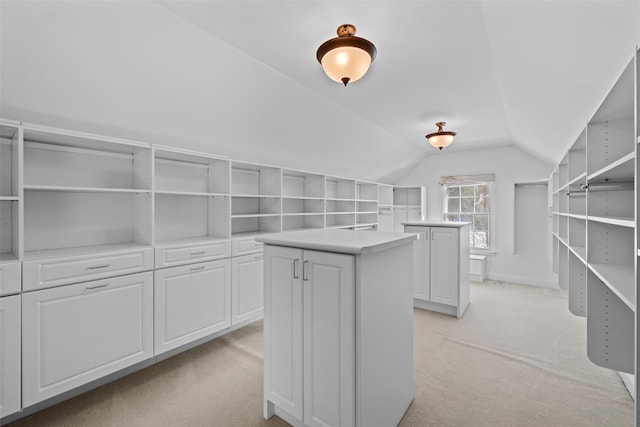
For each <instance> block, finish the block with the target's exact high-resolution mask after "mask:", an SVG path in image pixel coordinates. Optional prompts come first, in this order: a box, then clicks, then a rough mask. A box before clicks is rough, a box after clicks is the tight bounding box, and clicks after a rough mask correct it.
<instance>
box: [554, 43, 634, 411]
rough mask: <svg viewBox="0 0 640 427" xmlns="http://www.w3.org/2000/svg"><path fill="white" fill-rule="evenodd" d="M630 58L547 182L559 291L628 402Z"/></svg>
mask: <svg viewBox="0 0 640 427" xmlns="http://www.w3.org/2000/svg"><path fill="white" fill-rule="evenodd" d="M637 56H638V55H637V52H636V55H634V57H633V58H632V60H631V61H630V63H629V64H628V65H627V66H626V67H625V69H624V71H623V72H622V74H621V75H620V77H619V78H618V80H617V81H616V82H615V84H614V85H613V87H612V89H611V90H610V92H609V93H608V94H607V96H606V97H605V98H604V100H603V102H602V104H601V105H600V106H599V107H598V109H597V110H596V112H595V114H594V115H593V117H592V118H591V120H589V122H588V123H587V125H586V127H585V129H584V130H583V131H582V133H581V134H580V136H579V137H578V138H577V140H576V141H575V143H574V144H573V145H572V147H571V148H570V149H569V151H568V152H567V155H566V156H565V157H564V158H563V160H562V161H561V162H560V163H559V165H558V166H557V167H556V168H555V170H554V171H553V172H552V174H551V176H550V178H549V180H550V183H551V185H552V186H553V193H552V203H551V204H552V215H553V220H552V223H553V243H552V247H553V253H554V271H556V272H557V273H558V279H559V284H560V287H561V288H563V289H568V290H569V309H570V311H571V312H572V313H573V314H575V315H578V316H585V317H586V318H587V354H588V356H589V359H590V360H591V361H593V362H594V363H595V364H597V365H600V366H603V367H606V368H610V369H613V370H616V371H618V372H619V373H620V376H621V377H622V379H623V381H624V383H625V385H626V386H627V388H628V389H629V391H630V393H631V395H632V396H633V397H634V399H635V396H637V382H636V381H635V372H636V369H637V354H638V353H637V348H636V346H637V343H638V337H637V332H638V321H637V314H636V306H637V298H638V293H637V288H638V276H639V274H638V256H640V250H639V249H638V248H639V244H638V242H639V234H638V227H637V215H638V204H637V203H638V199H639V197H638V186H637V179H638V163H637V153H638V142H639V132H638V121H639V118H638V81H639V77H638V64H637V61H638V59H637ZM636 408H637V405H636ZM636 417H638V411H637V409H636ZM636 419H637V420H638V418H636Z"/></svg>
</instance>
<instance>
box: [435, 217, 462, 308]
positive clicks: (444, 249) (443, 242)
mask: <svg viewBox="0 0 640 427" xmlns="http://www.w3.org/2000/svg"><path fill="white" fill-rule="evenodd" d="M458 256H459V248H458V229H457V228H448V227H432V228H431V295H430V300H431V301H433V302H438V303H440V304H447V305H453V306H457V305H458V262H459V260H458Z"/></svg>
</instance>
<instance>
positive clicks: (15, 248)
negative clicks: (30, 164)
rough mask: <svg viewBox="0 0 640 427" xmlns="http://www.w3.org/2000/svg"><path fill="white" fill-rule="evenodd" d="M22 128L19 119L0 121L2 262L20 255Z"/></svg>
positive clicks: (0, 246) (10, 260)
mask: <svg viewBox="0 0 640 427" xmlns="http://www.w3.org/2000/svg"><path fill="white" fill-rule="evenodd" d="M21 132H22V128H21V127H20V124H19V123H18V122H11V121H4V120H3V121H0V263H4V262H14V261H18V260H19V259H20V248H21V238H20V227H21V218H22V212H21V210H22V197H21V191H20V185H21V182H20V181H21V174H20V171H21V169H22V165H21V163H22V146H21V144H22V135H21ZM0 288H2V286H0ZM0 294H1V292H0Z"/></svg>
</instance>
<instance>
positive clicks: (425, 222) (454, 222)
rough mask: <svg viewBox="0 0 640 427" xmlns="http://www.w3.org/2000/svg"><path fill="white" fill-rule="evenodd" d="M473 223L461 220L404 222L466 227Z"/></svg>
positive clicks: (408, 223) (426, 225) (417, 224)
mask: <svg viewBox="0 0 640 427" xmlns="http://www.w3.org/2000/svg"><path fill="white" fill-rule="evenodd" d="M469 224H471V223H470V222H459V221H408V222H403V223H402V225H413V226H416V227H458V228H461V227H464V226H465V225H469Z"/></svg>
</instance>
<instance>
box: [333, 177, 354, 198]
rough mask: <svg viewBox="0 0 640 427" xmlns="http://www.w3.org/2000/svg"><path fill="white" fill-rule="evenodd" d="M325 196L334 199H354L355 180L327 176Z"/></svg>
mask: <svg viewBox="0 0 640 427" xmlns="http://www.w3.org/2000/svg"><path fill="white" fill-rule="evenodd" d="M325 188H326V191H325V197H326V198H327V199H334V200H355V198H356V182H355V181H354V180H352V179H344V178H335V177H329V176H328V177H327V178H326V187H325Z"/></svg>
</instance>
